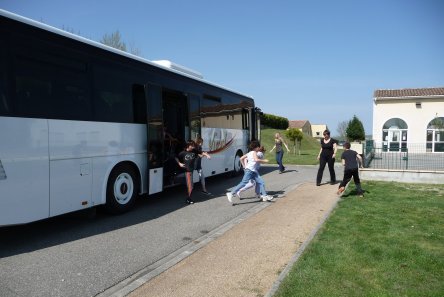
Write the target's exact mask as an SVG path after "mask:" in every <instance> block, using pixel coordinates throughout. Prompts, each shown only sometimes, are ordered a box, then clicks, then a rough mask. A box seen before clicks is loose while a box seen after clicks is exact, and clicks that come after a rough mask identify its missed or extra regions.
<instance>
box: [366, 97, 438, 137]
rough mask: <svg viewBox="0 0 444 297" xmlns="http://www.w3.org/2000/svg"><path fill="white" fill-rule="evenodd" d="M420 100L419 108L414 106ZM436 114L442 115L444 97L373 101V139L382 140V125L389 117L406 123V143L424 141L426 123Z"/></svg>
mask: <svg viewBox="0 0 444 297" xmlns="http://www.w3.org/2000/svg"><path fill="white" fill-rule="evenodd" d="M416 102H421V108H417V107H416ZM436 116H438V117H444V98H441V99H393V100H382V101H377V102H376V103H375V102H373V140H374V141H375V143H381V142H382V127H383V125H384V123H385V122H386V121H388V120H389V119H391V118H400V119H402V120H404V121H405V122H406V123H407V126H408V134H407V142H408V143H425V142H426V129H427V125H428V124H429V122H430V121H431V120H433V119H434V118H435V117H436Z"/></svg>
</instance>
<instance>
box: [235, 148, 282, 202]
mask: <svg viewBox="0 0 444 297" xmlns="http://www.w3.org/2000/svg"><path fill="white" fill-rule="evenodd" d="M259 148H260V144H259V142H258V141H256V140H253V141H252V142H251V143H250V150H251V151H250V152H249V153H247V154H245V155H243V156H242V157H241V164H242V166H244V168H245V170H244V177H243V178H242V181H241V182H240V183H239V184H238V185H237V186H236V187H235V188H234V189H233V190H232V191H231V192H229V193H227V198H228V201H230V203H232V204H233V195H234V194H236V193H237V192H238V191H239V190H240V189H241V188H243V187H244V186H245V185H246V184H247V183H248V181H249V180H250V179H254V181H255V182H256V184H257V185H258V187H259V192H260V194H261V198H262V201H271V200H273V198H274V197H273V196H269V195H267V192H265V184H264V180H263V179H262V178H261V176H260V175H259V173H258V172H257V167H256V164H257V163H268V160H267V159H262V160H261V159H259V158H258V157H257V152H258V151H259Z"/></svg>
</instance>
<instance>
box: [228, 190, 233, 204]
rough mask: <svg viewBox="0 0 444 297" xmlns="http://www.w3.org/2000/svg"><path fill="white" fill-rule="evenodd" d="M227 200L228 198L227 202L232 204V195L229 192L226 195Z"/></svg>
mask: <svg viewBox="0 0 444 297" xmlns="http://www.w3.org/2000/svg"><path fill="white" fill-rule="evenodd" d="M227 198H228V201H230V203H233V193H231V192H229V193H227Z"/></svg>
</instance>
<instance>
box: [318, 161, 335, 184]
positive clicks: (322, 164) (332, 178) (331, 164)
mask: <svg viewBox="0 0 444 297" xmlns="http://www.w3.org/2000/svg"><path fill="white" fill-rule="evenodd" d="M325 164H328V170H329V171H330V182H331V183H335V182H336V173H335V158H332V155H322V154H321V156H320V158H319V170H318V176H317V177H316V184H318V185H319V184H320V183H321V180H322V175H323V174H324V168H325Z"/></svg>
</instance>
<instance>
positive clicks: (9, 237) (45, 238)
mask: <svg viewBox="0 0 444 297" xmlns="http://www.w3.org/2000/svg"><path fill="white" fill-rule="evenodd" d="M271 171H273V169H272V168H271V169H269V168H264V170H263V171H262V174H266V173H267V172H271ZM241 177H242V176H241V175H239V176H237V177H234V178H230V175H229V174H223V175H218V176H214V177H208V178H207V187H208V189H209V191H210V192H211V193H212V194H211V195H205V194H203V193H201V187H200V184H199V183H196V184H195V190H196V191H195V193H194V194H193V198H194V199H195V200H196V203H200V202H205V201H207V200H210V199H215V198H220V197H221V196H223V197H225V194H226V192H227V189H229V188H231V187H233V186H235V185H237V184H238V183H239V181H240V179H241ZM185 193H186V190H185V186H184V185H179V186H177V187H173V188H168V189H165V190H164V191H163V192H162V193H159V194H155V195H151V196H149V197H140V198H139V199H138V200H137V201H136V203H135V207H134V208H133V209H132V210H131V211H129V212H127V213H124V214H121V215H109V214H106V213H103V212H102V211H100V209H97V210H96V209H95V208H92V209H87V210H82V211H77V212H73V213H69V214H65V215H61V216H57V217H53V218H49V219H44V220H41V221H37V222H33V223H29V224H24V225H16V226H6V227H0V258H3V257H8V256H12V255H17V254H22V253H28V252H32V251H36V250H40V249H44V248H47V247H51V246H56V245H59V244H64V243H67V242H71V241H75V240H79V239H83V238H87V237H90V236H94V235H98V234H102V233H106V232H112V231H114V230H117V229H121V228H125V227H129V226H132V225H135V224H140V223H143V222H147V221H150V220H153V219H156V218H159V217H162V216H164V215H167V214H168V213H171V212H174V211H176V210H178V209H181V208H183V207H187V206H188V205H187V204H185V197H186V196H185V195H186V194H185ZM227 205H228V203H227Z"/></svg>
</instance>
